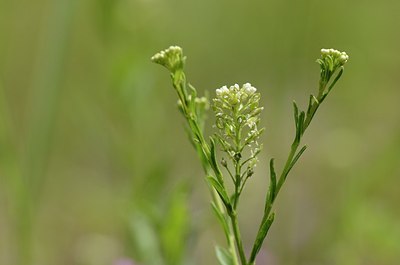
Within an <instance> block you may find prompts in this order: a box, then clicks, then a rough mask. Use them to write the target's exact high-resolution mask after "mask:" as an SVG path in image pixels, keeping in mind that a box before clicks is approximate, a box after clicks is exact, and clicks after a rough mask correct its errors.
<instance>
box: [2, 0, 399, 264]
mask: <svg viewBox="0 0 400 265" xmlns="http://www.w3.org/2000/svg"><path fill="white" fill-rule="evenodd" d="M399 12H400V2H399V1H390V0H384V1H360V0H355V1H345V0H338V1H317V0H305V1H289V0H283V1H282V0H280V1H278V0H268V1H232V0H231V1H226V0H225V1H217V0H203V1H183V0H172V1H161V0H114V1H111V0H97V1H95V0H35V1H28V0H20V1H15V0H1V1H0V264H4V265H6V264H18V265H27V264H57V265H61V264H65V265H67V264H68V265H70V264H76V265H103V264H104V265H105V264H123V263H122V262H123V261H121V259H122V258H130V259H132V260H136V261H138V262H140V264H142V265H152V264H154V265H161V264H162V265H163V264H166V265H178V264H184V265H188V264H198V265H204V264H217V262H216V259H215V257H214V245H215V244H217V243H218V244H221V245H223V244H224V238H223V235H222V233H221V231H220V227H219V226H218V224H217V221H216V219H215V218H214V216H212V213H211V209H210V206H209V200H210V196H209V194H208V191H207V188H206V184H205V181H204V179H203V176H202V169H201V166H200V164H199V161H197V159H196V156H195V152H194V151H193V150H192V147H191V146H190V144H189V142H188V140H187V136H186V134H185V132H184V130H183V125H184V120H183V119H182V117H181V116H180V114H179V113H178V111H177V108H176V95H175V94H174V91H173V89H172V88H171V86H170V80H169V76H168V74H167V72H166V71H165V69H162V68H161V67H159V66H157V65H155V64H152V63H151V62H150V57H151V56H152V55H153V54H154V53H156V52H158V51H159V50H161V49H164V48H167V47H168V46H170V45H179V46H181V47H183V49H184V53H185V54H186V55H187V56H188V60H187V75H188V79H189V80H190V82H191V83H192V84H193V85H194V86H196V88H197V89H198V90H199V91H201V94H202V93H204V91H209V92H210V95H211V96H213V95H214V90H215V89H216V88H219V87H221V86H223V85H231V84H234V83H239V84H242V83H245V82H251V83H252V84H253V85H254V86H255V87H257V88H258V90H259V91H260V92H261V93H262V104H263V105H264V106H265V110H264V112H263V114H262V126H265V127H266V132H265V133H264V135H263V136H262V140H263V142H264V150H263V152H262V155H261V157H260V163H259V165H258V166H257V168H256V172H255V175H254V177H253V178H252V179H251V180H250V181H249V184H248V186H247V190H246V191H245V193H244V195H243V199H242V204H241V206H240V216H239V220H240V225H241V229H242V233H243V240H244V242H245V245H247V246H248V248H249V247H250V245H251V243H252V242H253V240H254V237H255V233H256V230H257V227H258V223H259V219H260V218H261V214H262V212H261V209H262V207H263V200H264V193H265V191H266V189H267V184H268V174H267V172H268V165H267V161H268V159H269V158H271V157H275V158H276V163H277V167H278V168H280V167H281V166H282V163H283V161H284V159H285V156H286V154H287V152H288V150H289V147H290V143H291V139H292V137H293V133H294V128H293V121H292V110H291V104H292V100H293V99H295V100H296V101H297V102H298V104H299V105H300V106H302V107H303V108H305V106H306V103H307V99H308V95H309V94H310V93H312V92H314V91H316V89H317V83H318V77H319V67H318V65H317V64H316V63H315V60H316V59H317V58H318V57H319V50H320V49H321V48H335V49H338V50H344V51H346V52H347V53H348V54H349V56H350V60H349V62H348V63H347V65H346V69H345V72H344V75H343V77H342V79H341V80H340V82H339V83H338V84H337V86H336V87H335V89H334V91H332V93H331V94H330V96H329V98H328V99H327V100H326V101H325V103H324V104H323V106H322V108H321V109H320V111H319V113H318V114H317V116H316V118H315V120H314V122H313V124H312V125H311V126H310V128H309V130H308V132H307V135H306V137H305V141H304V143H306V144H307V145H308V146H309V148H308V150H307V151H306V153H305V155H304V156H303V157H302V159H301V161H300V163H299V164H298V165H297V166H296V168H295V169H294V171H293V172H292V174H291V176H290V177H289V179H288V181H287V184H286V185H285V187H284V189H283V190H282V193H281V194H280V196H279V198H278V202H277V205H276V214H277V215H276V218H275V223H274V224H273V226H272V228H271V232H270V234H269V236H268V238H267V242H266V244H265V245H264V247H263V249H262V254H261V256H260V259H259V263H258V264H268V265H278V264H284V265H317V264H318V265H319V264H324V265H330V264H332V265H336V264H337V265H358V264H359V265H396V264H399V260H400V226H399V225H400V207H399V205H400V178H399V177H400V166H399V165H400V156H399V154H400V151H399V150H400V110H399V104H398V99H399V97H400V90H399V83H400V82H399V71H400V63H399V58H400V56H399V47H400V33H399V29H398V26H399V25H400V24H399V23H400V21H399V20H400V19H399ZM212 122H213V121H212V119H210V120H209V125H208V128H209V131H211V129H212V126H211V125H212ZM247 251H249V249H247ZM118 260H120V261H118Z"/></svg>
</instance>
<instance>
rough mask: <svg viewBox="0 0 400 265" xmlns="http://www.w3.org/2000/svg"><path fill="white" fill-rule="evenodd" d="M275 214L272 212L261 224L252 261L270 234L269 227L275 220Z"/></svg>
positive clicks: (251, 257)
mask: <svg viewBox="0 0 400 265" xmlns="http://www.w3.org/2000/svg"><path fill="white" fill-rule="evenodd" d="M274 217H275V214H274V213H272V214H271V215H269V216H268V218H266V219H265V221H264V222H263V223H262V224H261V226H260V230H258V234H257V238H256V241H255V242H254V246H253V250H252V251H251V256H250V262H253V261H254V260H255V259H256V256H257V254H258V252H259V251H260V249H261V246H262V244H263V242H264V239H265V237H266V236H267V234H268V231H269V228H270V227H271V225H272V222H273V221H274Z"/></svg>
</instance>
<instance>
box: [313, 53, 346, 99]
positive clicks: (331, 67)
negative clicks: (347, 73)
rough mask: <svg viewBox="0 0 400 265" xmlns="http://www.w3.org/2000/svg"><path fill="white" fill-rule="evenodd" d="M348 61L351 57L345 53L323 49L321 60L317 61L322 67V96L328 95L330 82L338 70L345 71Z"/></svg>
mask: <svg viewBox="0 0 400 265" xmlns="http://www.w3.org/2000/svg"><path fill="white" fill-rule="evenodd" d="M348 60H349V56H348V55H347V53H345V52H340V51H338V50H334V49H321V58H320V59H318V60H317V63H319V65H320V66H321V77H320V96H323V94H324V93H325V94H326V93H327V92H326V91H325V88H326V85H327V84H328V82H329V80H330V79H331V77H332V76H333V75H334V73H335V72H336V70H338V69H343V66H344V65H345V64H346V63H347V61H348ZM328 92H329V91H328Z"/></svg>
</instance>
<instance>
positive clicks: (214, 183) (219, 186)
mask: <svg viewBox="0 0 400 265" xmlns="http://www.w3.org/2000/svg"><path fill="white" fill-rule="evenodd" d="M206 179H207V181H208V183H209V184H210V185H211V186H212V187H213V188H214V189H215V190H216V191H217V193H218V195H219V197H220V198H221V200H222V202H223V203H224V205H225V207H226V209H227V211H228V212H230V211H232V206H231V203H230V200H229V196H228V194H227V193H226V190H225V188H224V186H223V185H222V184H221V183H219V182H218V180H217V179H215V178H213V177H211V176H208V177H207V178H206Z"/></svg>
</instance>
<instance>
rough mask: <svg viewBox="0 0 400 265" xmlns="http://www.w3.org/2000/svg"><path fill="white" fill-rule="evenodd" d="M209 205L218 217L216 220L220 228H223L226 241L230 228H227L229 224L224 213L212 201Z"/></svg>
mask: <svg viewBox="0 0 400 265" xmlns="http://www.w3.org/2000/svg"><path fill="white" fill-rule="evenodd" d="M211 206H212V208H213V210H214V213H215V215H216V216H217V218H218V221H219V222H220V223H221V226H222V228H223V229H224V233H225V237H226V241H227V242H229V237H230V230H229V224H228V222H227V220H226V218H225V216H224V213H222V212H221V211H220V210H219V209H218V207H217V206H216V205H215V203H214V202H211Z"/></svg>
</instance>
